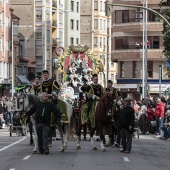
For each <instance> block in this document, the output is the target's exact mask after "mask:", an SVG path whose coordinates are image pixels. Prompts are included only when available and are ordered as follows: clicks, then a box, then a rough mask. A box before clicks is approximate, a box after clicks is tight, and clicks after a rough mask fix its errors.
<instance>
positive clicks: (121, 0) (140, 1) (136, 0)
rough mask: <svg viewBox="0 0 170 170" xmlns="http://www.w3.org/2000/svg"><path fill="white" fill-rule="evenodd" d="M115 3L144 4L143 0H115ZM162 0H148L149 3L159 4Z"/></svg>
mask: <svg viewBox="0 0 170 170" xmlns="http://www.w3.org/2000/svg"><path fill="white" fill-rule="evenodd" d="M113 3H116V4H129V5H130V4H131V5H140V4H141V5H142V4H143V0H113ZM159 3H160V0H148V4H150V5H151V4H153V5H155V4H159Z"/></svg>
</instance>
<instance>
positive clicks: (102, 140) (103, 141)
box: [99, 125, 106, 152]
mask: <svg viewBox="0 0 170 170" xmlns="http://www.w3.org/2000/svg"><path fill="white" fill-rule="evenodd" d="M99 133H100V140H101V151H102V152H105V151H106V148H105V145H106V141H105V135H104V134H103V126H102V125H100V128H99Z"/></svg>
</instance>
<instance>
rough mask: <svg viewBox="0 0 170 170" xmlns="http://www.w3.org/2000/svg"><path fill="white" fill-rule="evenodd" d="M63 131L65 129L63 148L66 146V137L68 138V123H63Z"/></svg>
mask: <svg viewBox="0 0 170 170" xmlns="http://www.w3.org/2000/svg"><path fill="white" fill-rule="evenodd" d="M64 131H65V138H64V145H63V146H64V148H65V149H66V148H67V139H68V131H69V124H64Z"/></svg>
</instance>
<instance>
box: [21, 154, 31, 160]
mask: <svg viewBox="0 0 170 170" xmlns="http://www.w3.org/2000/svg"><path fill="white" fill-rule="evenodd" d="M30 157H31V155H27V156H26V157H25V158H23V160H27V159H29V158H30Z"/></svg>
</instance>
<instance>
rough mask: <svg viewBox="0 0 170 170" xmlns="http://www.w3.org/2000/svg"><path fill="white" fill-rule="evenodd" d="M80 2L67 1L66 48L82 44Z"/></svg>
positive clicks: (74, 0) (76, 0)
mask: <svg viewBox="0 0 170 170" xmlns="http://www.w3.org/2000/svg"><path fill="white" fill-rule="evenodd" d="M80 2H81V1H80V0H70V1H68V0H65V45H64V46H65V48H68V46H70V45H72V44H73V45H78V44H80Z"/></svg>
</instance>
